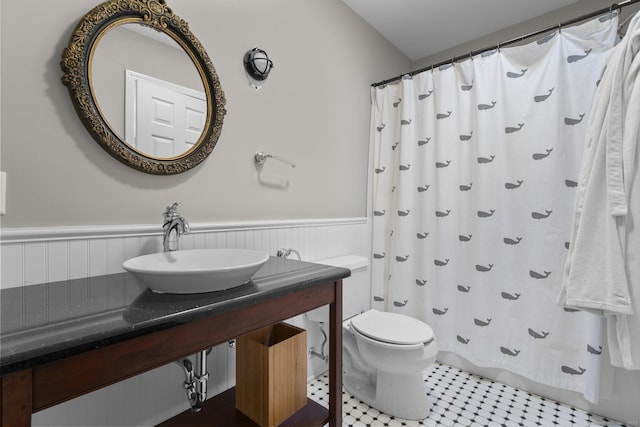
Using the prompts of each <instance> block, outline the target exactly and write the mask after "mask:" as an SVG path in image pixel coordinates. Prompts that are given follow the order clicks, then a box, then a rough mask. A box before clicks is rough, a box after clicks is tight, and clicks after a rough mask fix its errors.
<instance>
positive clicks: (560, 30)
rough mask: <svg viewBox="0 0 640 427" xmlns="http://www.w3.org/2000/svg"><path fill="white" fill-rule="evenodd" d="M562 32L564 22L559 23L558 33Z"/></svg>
mask: <svg viewBox="0 0 640 427" xmlns="http://www.w3.org/2000/svg"><path fill="white" fill-rule="evenodd" d="M561 32H562V22H559V23H558V34H560V33H561Z"/></svg>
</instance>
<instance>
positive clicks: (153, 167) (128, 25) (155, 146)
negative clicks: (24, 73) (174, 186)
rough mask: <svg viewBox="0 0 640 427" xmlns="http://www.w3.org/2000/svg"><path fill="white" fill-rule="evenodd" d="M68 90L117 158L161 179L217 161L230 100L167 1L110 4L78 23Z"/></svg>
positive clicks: (113, 0)
mask: <svg viewBox="0 0 640 427" xmlns="http://www.w3.org/2000/svg"><path fill="white" fill-rule="evenodd" d="M60 66H61V68H62V71H63V76H62V83H63V84H64V85H65V86H67V89H68V90H69V95H70V96H71V101H72V103H73V106H74V107H75V110H76V113H78V117H79V118H80V121H81V122H82V124H83V125H84V126H85V128H86V129H87V131H88V132H89V133H90V134H91V136H92V137H93V139H95V141H96V142H97V143H98V144H99V145H100V146H101V147H102V148H103V149H104V150H105V151H106V152H107V153H109V154H110V155H111V156H113V157H114V158H116V159H117V160H119V161H120V162H122V163H124V164H126V165H127V166H130V167H132V168H134V169H137V170H140V171H142V172H145V173H149V174H155V175H173V174H177V173H182V172H185V171H187V170H189V169H191V168H193V167H195V166H197V165H199V164H200V163H202V162H203V161H204V160H205V159H206V158H207V157H208V156H209V154H211V151H212V150H213V149H214V147H215V145H216V143H217V142H218V139H219V137H220V134H221V131H222V124H223V120H224V115H225V114H226V109H225V104H226V99H225V97H224V92H223V90H222V87H221V85H220V80H219V78H218V75H217V73H216V70H215V68H214V67H213V63H212V62H211V59H210V58H209V55H208V54H207V52H206V50H205V49H204V46H203V45H202V43H201V42H200V41H199V40H198V39H197V38H196V36H195V35H194V34H193V33H192V32H191V30H190V29H189V24H188V23H187V22H186V21H184V20H183V19H181V18H180V17H178V16H176V15H175V14H174V13H173V11H172V10H171V8H169V7H168V6H167V4H166V1H165V0H127V1H122V0H107V1H105V2H104V3H102V4H99V5H98V6H96V7H94V8H93V9H91V10H90V11H89V12H88V13H87V14H86V15H85V16H84V17H83V18H82V19H81V20H80V22H79V23H78V24H77V26H76V28H75V30H74V31H73V34H72V35H71V37H70V39H69V44H68V46H67V47H66V48H65V49H64V50H63V52H62V59H61V61H60Z"/></svg>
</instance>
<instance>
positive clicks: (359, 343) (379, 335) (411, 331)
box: [342, 310, 438, 420]
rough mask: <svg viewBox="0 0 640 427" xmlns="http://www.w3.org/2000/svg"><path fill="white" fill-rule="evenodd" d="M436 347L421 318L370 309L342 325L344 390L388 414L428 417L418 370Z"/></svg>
mask: <svg viewBox="0 0 640 427" xmlns="http://www.w3.org/2000/svg"><path fill="white" fill-rule="evenodd" d="M437 354H438V345H437V343H436V339H435V337H434V335H433V331H432V330H431V328H430V327H429V325H427V324H426V323H424V322H421V321H420V320H418V319H414V318H413V317H409V316H405V315H402V314H397V313H387V312H381V311H377V310H369V311H366V312H364V313H362V314H359V315H357V316H354V317H352V318H350V319H348V320H346V321H344V323H343V367H342V370H343V376H342V383H343V385H344V388H345V389H346V390H347V391H348V392H349V393H351V394H352V395H353V396H354V397H356V398H358V399H360V400H362V401H363V402H365V403H367V404H369V405H370V406H371V407H373V408H376V409H378V410H379V411H381V412H384V413H386V414H388V415H393V416H395V417H399V418H404V419H409V420H421V419H424V418H426V417H427V416H428V415H429V412H430V408H429V402H428V400H427V393H426V389H425V384H424V380H423V378H422V372H423V371H424V370H425V369H426V368H428V367H429V366H430V365H432V364H433V362H434V361H435V360H436V356H437Z"/></svg>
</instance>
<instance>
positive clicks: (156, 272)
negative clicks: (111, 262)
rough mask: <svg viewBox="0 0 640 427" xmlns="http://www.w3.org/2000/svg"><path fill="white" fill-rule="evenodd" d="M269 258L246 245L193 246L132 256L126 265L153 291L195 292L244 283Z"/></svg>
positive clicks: (126, 267) (220, 289)
mask: <svg viewBox="0 0 640 427" xmlns="http://www.w3.org/2000/svg"><path fill="white" fill-rule="evenodd" d="M268 259H269V255H268V254H266V253H264V252H258V251H252V250H245V249H191V250H184V251H173V252H161V253H155V254H150V255H143V256H139V257H136V258H131V259H130V260H127V261H125V262H124V264H122V267H123V268H124V269H125V270H127V271H129V272H131V273H133V274H134V275H135V276H136V277H137V278H139V279H140V280H141V281H142V282H143V283H144V284H145V285H146V286H147V287H149V289H151V290H153V291H156V292H163V293H169V294H192V293H201V292H214V291H222V290H224V289H231V288H235V287H236V286H240V285H243V284H245V283H247V282H249V280H251V277H252V276H253V275H254V274H255V273H256V272H257V271H258V270H259V269H260V267H262V265H263V264H264V263H265V262H267V260H268Z"/></svg>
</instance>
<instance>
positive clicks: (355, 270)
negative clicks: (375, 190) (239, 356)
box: [306, 256, 438, 420]
mask: <svg viewBox="0 0 640 427" xmlns="http://www.w3.org/2000/svg"><path fill="white" fill-rule="evenodd" d="M316 262H318V263H321V264H328V265H333V266H337V267H344V268H349V269H351V273H352V275H351V277H349V278H347V279H344V284H343V294H344V298H343V299H344V308H345V310H344V312H343V313H344V315H345V316H352V317H349V318H348V319H347V320H345V321H344V322H343V325H342V327H343V334H342V340H343V352H342V359H343V367H342V370H343V375H342V383H343V385H344V388H345V389H346V390H347V391H348V392H349V393H351V394H352V395H353V396H354V397H356V398H357V399H360V400H361V401H363V402H365V403H367V404H369V405H370V406H371V407H373V408H376V409H378V410H379V411H381V412H384V413H386V414H388V415H393V416H395V417H399V418H404V419H410V420H421V419H424V418H426V417H427V416H428V415H429V412H430V408H429V402H428V400H427V393H426V389H425V385H424V380H423V378H422V372H423V371H424V370H425V369H426V368H428V367H429V366H430V365H432V364H433V362H434V361H435V359H436V355H437V354H438V345H437V343H436V339H435V337H434V335H433V331H432V330H431V328H430V327H429V325H427V324H426V323H424V322H421V321H420V320H418V319H414V318H412V317H409V316H405V315H402V314H397V313H387V312H381V311H377V310H368V311H364V312H363V313H361V314H357V315H355V316H354V314H356V313H360V312H362V311H363V310H364V309H365V308H366V307H368V305H367V306H364V305H363V304H365V302H366V300H367V299H368V298H366V297H365V298H364V301H363V299H362V296H363V294H364V293H365V292H367V295H368V290H369V280H368V275H367V274H365V273H366V270H365V267H366V266H367V265H368V260H367V259H366V258H362V257H355V256H346V257H339V258H332V259H327V260H321V261H316ZM365 288H366V291H365ZM351 300H353V301H351ZM356 300H357V303H356ZM328 311H329V310H328V307H326V306H325V307H322V308H320V309H316V310H312V311H311V312H308V313H306V317H307V318H308V319H309V320H311V321H313V322H316V323H319V324H320V325H322V324H323V323H325V322H326V321H327V320H328V314H329V313H328Z"/></svg>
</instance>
